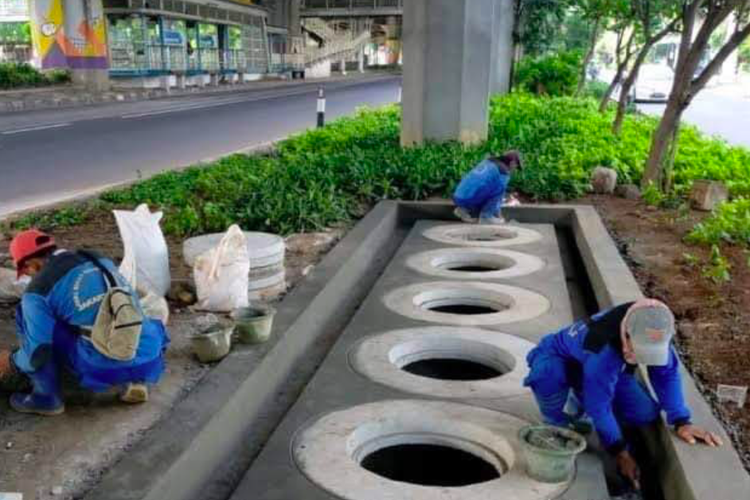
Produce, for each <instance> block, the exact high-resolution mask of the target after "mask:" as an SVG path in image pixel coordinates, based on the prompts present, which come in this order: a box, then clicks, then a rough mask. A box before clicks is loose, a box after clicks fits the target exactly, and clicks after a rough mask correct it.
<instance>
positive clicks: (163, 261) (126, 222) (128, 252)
mask: <svg viewBox="0 0 750 500" xmlns="http://www.w3.org/2000/svg"><path fill="white" fill-rule="evenodd" d="M114 214H115V220H116V221H117V227H118V228H119V230H120V237H121V238H122V243H123V246H124V249H125V257H124V258H123V263H128V264H127V265H126V269H125V271H126V273H128V274H132V273H133V267H134V268H135V276H136V278H135V279H134V280H131V278H129V277H128V281H131V284H132V283H133V282H135V283H136V284H137V289H138V290H141V291H143V292H144V293H147V292H149V291H150V292H153V293H155V294H156V295H158V296H159V297H164V296H165V295H166V294H167V292H168V291H169V286H170V281H171V278H170V276H169V250H168V249H167V241H166V240H165V239H164V234H163V233H162V232H161V227H159V221H160V220H161V218H162V215H163V214H162V212H155V213H153V214H152V213H151V212H150V211H149V209H148V206H147V205H145V204H144V205H139V206H138V208H136V209H135V211H133V212H126V211H122V210H115V211H114ZM127 266H130V267H129V268H128V267H127ZM126 277H127V276H126Z"/></svg>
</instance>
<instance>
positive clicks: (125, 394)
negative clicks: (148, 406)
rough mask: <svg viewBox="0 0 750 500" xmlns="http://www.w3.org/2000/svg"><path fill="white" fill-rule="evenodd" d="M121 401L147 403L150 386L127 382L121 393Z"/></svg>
mask: <svg viewBox="0 0 750 500" xmlns="http://www.w3.org/2000/svg"><path fill="white" fill-rule="evenodd" d="M120 401H122V402H123V403H128V404H138V403H145V402H146V401H148V386H147V385H146V384H141V383H136V382H132V383H130V384H127V385H126V386H125V387H124V388H123V390H122V392H121V393H120Z"/></svg>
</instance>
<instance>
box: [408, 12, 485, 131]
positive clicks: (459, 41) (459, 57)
mask: <svg viewBox="0 0 750 500" xmlns="http://www.w3.org/2000/svg"><path fill="white" fill-rule="evenodd" d="M495 2H496V0H409V1H408V2H404V31H403V33H404V70H403V75H404V76H403V82H404V83H403V87H404V90H403V111H402V113H403V116H402V123H403V126H402V132H401V143H402V144H403V145H404V146H409V145H413V144H419V143H422V142H424V141H426V140H451V139H456V140H459V141H461V142H463V143H466V144H473V143H477V142H481V141H484V140H486V139H487V133H488V120H489V93H490V81H491V68H490V66H491V64H490V61H491V57H492V48H493V25H494V24H495V23H494V13H495V11H494V6H495Z"/></svg>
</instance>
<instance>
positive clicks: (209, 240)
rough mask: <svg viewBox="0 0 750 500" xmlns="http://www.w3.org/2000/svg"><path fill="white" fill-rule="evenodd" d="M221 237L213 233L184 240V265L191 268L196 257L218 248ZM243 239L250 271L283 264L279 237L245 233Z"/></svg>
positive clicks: (280, 238) (282, 249)
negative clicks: (248, 258) (248, 257)
mask: <svg viewBox="0 0 750 500" xmlns="http://www.w3.org/2000/svg"><path fill="white" fill-rule="evenodd" d="M223 237H224V233H215V234H204V235H203V236H196V237H194V238H189V239H187V240H185V242H184V243H183V244H182V256H183V258H184V259H185V263H186V264H187V265H188V266H190V267H193V265H194V264H195V260H196V259H197V258H198V256H199V255H201V254H202V253H205V252H207V251H208V250H210V249H212V248H214V247H216V246H218V244H219V242H220V241H221V239H222V238H223ZM245 238H247V249H248V252H249V253H250V268H251V269H252V268H254V267H266V266H271V265H273V264H277V263H279V262H283V260H284V252H285V248H286V247H285V245H284V239H283V238H282V237H281V236H277V235H275V234H269V233H256V232H249V231H246V232H245Z"/></svg>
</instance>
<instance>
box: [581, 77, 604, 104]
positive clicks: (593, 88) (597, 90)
mask: <svg viewBox="0 0 750 500" xmlns="http://www.w3.org/2000/svg"><path fill="white" fill-rule="evenodd" d="M608 89H609V84H608V83H606V82H602V81H599V80H591V81H588V82H586V86H585V87H584V92H583V95H584V96H586V97H592V98H594V99H596V100H597V101H601V100H602V99H604V95H605V94H606V93H607V90H608Z"/></svg>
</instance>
